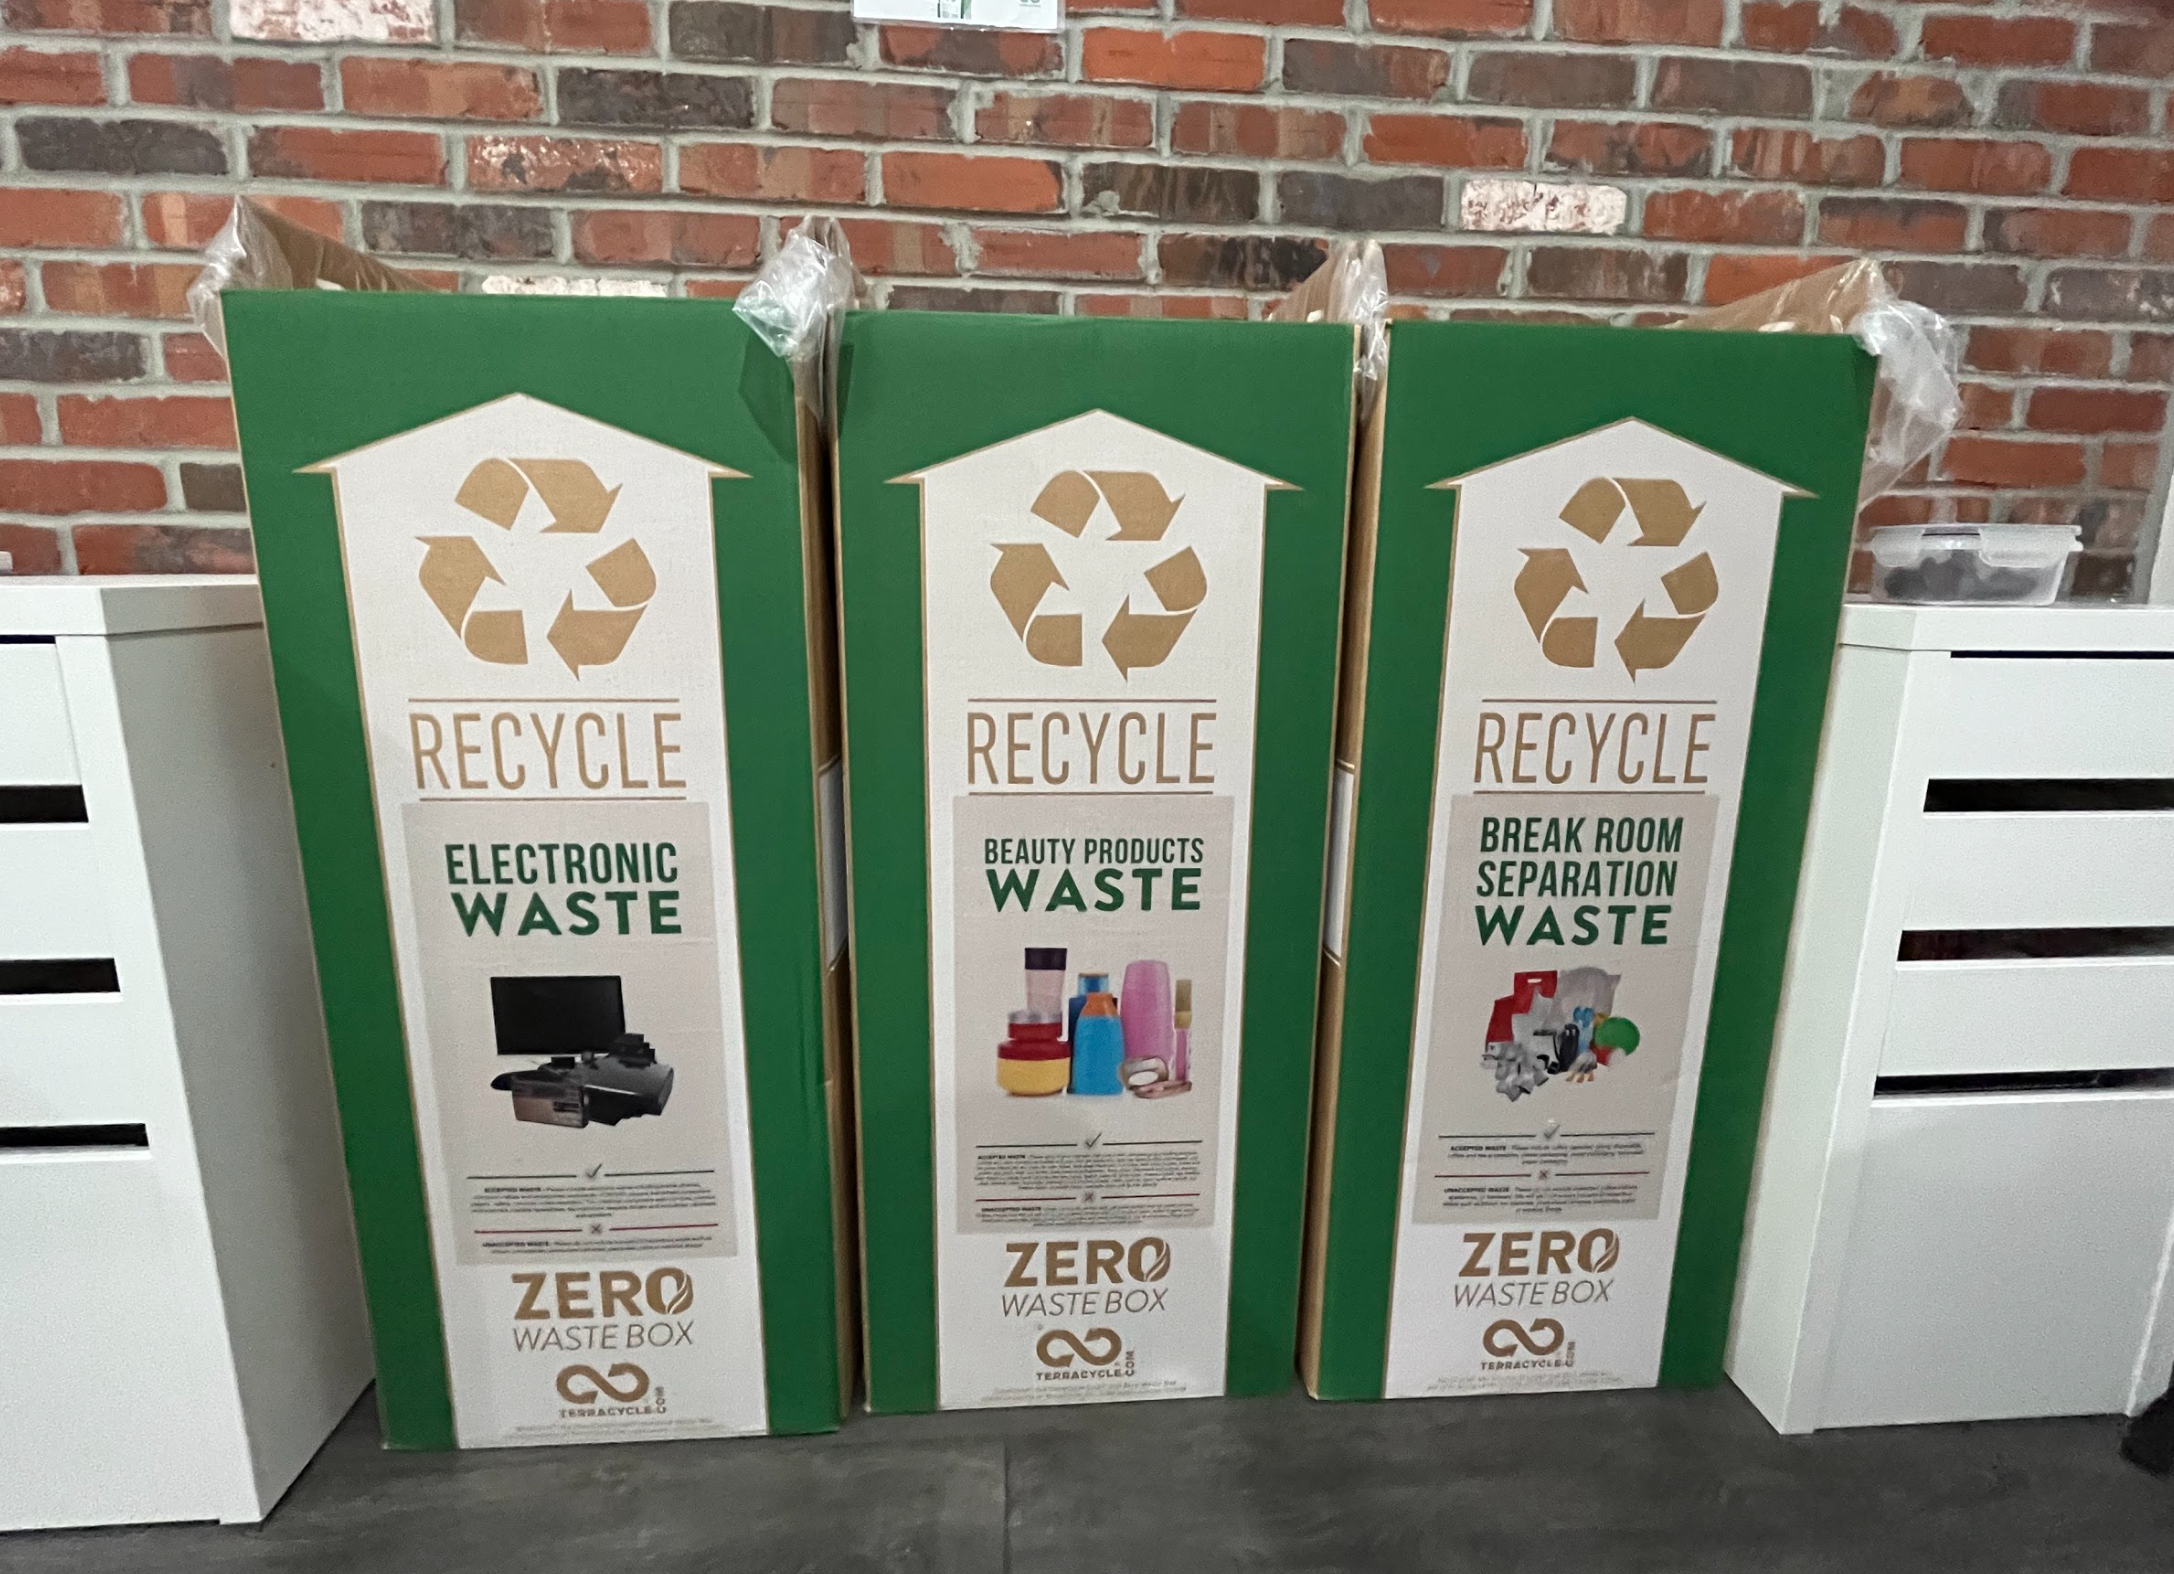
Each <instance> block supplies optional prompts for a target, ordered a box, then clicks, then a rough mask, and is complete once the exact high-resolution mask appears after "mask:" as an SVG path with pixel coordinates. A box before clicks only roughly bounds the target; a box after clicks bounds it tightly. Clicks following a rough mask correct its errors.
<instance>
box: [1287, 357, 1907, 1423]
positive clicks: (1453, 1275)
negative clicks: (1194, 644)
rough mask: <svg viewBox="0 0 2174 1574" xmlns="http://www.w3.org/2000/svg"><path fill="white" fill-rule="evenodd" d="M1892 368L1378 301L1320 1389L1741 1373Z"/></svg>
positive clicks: (1314, 1285)
mask: <svg viewBox="0 0 2174 1574" xmlns="http://www.w3.org/2000/svg"><path fill="white" fill-rule="evenodd" d="M1873 372H1874V362H1873V361H1872V359H1871V358H1870V357H1869V356H1867V355H1865V354H1864V353H1863V352H1862V351H1860V350H1859V349H1858V348H1857V346H1856V345H1855V343H1854V342H1852V341H1851V340H1849V339H1847V338H1842V337H1830V336H1813V335H1795V334H1748V333H1745V334H1739V333H1683V332H1663V331H1654V330H1638V329H1621V328H1567V327H1537V326H1530V325H1525V326H1515V325H1481V324H1470V325H1467V324H1435V323H1398V324H1395V325H1394V326H1393V327H1392V328H1391V330H1390V354H1389V365H1388V374H1387V379H1386V382H1385V385H1384V389H1383V395H1382V399H1381V401H1380V405H1379V413H1378V415H1377V417H1376V419H1375V422H1374V424H1373V425H1372V427H1371V428H1370V430H1369V432H1368V434H1367V442H1366V449H1365V452H1364V454H1363V456H1362V459H1361V464H1360V472H1361V482H1360V490H1361V500H1360V507H1359V510H1358V524H1357V529H1356V530H1355V533H1354V538H1355V539H1354V548H1353V573H1352V577H1353V582H1354V587H1355V592H1354V596H1353V600H1352V613H1351V617H1350V620H1349V628H1348V632H1347V654H1346V660H1345V671H1344V695H1343V706H1342V713H1341V721H1340V726H1339V740H1338V743H1339V747H1338V757H1339V769H1338V783H1337V796H1338V800H1339V808H1340V811H1342V812H1341V814H1340V825H1343V826H1348V827H1349V832H1350V834H1349V845H1348V846H1347V847H1339V849H1338V850H1337V852H1336V854H1335V855H1334V857H1335V859H1336V863H1335V873H1334V875H1333V876H1332V896H1331V900H1330V911H1329V922H1328V930H1327V948H1328V952H1329V955H1328V958H1327V965H1326V969H1325V982H1324V1006H1323V1013H1322V1021H1323V1033H1322V1058H1323V1066H1322V1078H1323V1083H1322V1099H1321V1105H1320V1116H1319V1124H1318V1128H1317V1136H1316V1146H1315V1156H1314V1163H1315V1191H1314V1196H1313V1209H1312V1221H1311V1233H1310V1237H1309V1252H1308V1258H1309V1263H1308V1269H1309V1280H1308V1294H1307V1324H1306V1337H1305V1342H1304V1348H1303V1350H1302V1364H1303V1367H1304V1370H1305V1373H1306V1377H1307V1381H1308V1385H1309V1386H1310V1387H1311V1388H1312V1389H1313V1390H1314V1392H1316V1393H1317V1394H1320V1395H1322V1396H1323V1397H1328V1398H1369V1397H1371V1398H1379V1397H1382V1396H1384V1395H1387V1396H1391V1397H1401V1396H1406V1395H1419V1394H1457V1393H1483V1392H1504V1391H1513V1390H1525V1389H1541V1388H1595V1387H1625V1386H1646V1385H1651V1384H1653V1383H1654V1382H1656V1381H1657V1380H1658V1381H1666V1382H1670V1383H1687V1384H1695V1383H1710V1382H1713V1381H1715V1380H1716V1379H1718V1377H1719V1376H1720V1372H1721V1354H1722V1344H1723V1341H1724V1339H1725V1337H1726V1334H1727V1328H1728V1318H1729V1308H1730V1301H1731V1296H1732V1292H1733V1289H1734V1285H1735V1278H1736V1260H1737V1248H1738V1243H1739V1240H1740V1237H1741V1232H1742V1226H1743V1217H1744V1202H1745V1194H1746V1190H1747V1187H1748V1185H1749V1179H1750V1166H1751V1158H1752V1149H1753V1145H1754V1143H1755V1141H1756V1139H1757V1134H1758V1124H1759V1108H1760V1099H1761V1094H1762V1090H1763V1088H1764V1084H1765V1076H1766V1064H1767V1055H1768V1047H1769V1044H1770V1042H1771V1039H1772V1033H1773V1024H1774V1013H1775V1007H1776V1001H1777V998H1778V994H1779V990H1780V985H1781V973H1782V965H1783V959H1784V952H1785V948H1786V945H1787V941H1788V933H1789V921H1790V913H1791V909H1792V905H1793V902H1794V898H1795V892H1796V881H1797V863H1798V857H1799V854H1800V852H1801V849H1802V845H1803V838H1804V825H1805V816H1806V812H1807V807H1808V804H1809V799H1810V792H1811V777H1812V766H1813V762H1814V759H1815V757H1816V755H1817V752H1818V747H1819V732H1820V722H1821V715H1822V711H1823V708H1824V704H1825V699H1826V692H1827V674H1828V668H1829V665H1830V663H1831V662H1832V659H1833V654H1834V635H1835V623H1836V619H1837V617H1838V615H1839V609H1840V602H1841V596H1842V586H1843V581H1844V576H1845V571H1846V561H1847V557H1848V553H1849V543H1850V526H1851V519H1852V516H1853V515H1854V513H1855V510H1856V500H1857V485H1858V470H1859V465H1860V462H1861V458H1862V455H1863V452H1864V440H1865V420H1866V412H1867V409H1868V406H1869V401H1870V396H1871V391H1872V380H1873ZM1346 881H1348V886H1346V884H1345V882H1346ZM1679 1223H1680V1226H1681V1227H1680V1231H1679Z"/></svg>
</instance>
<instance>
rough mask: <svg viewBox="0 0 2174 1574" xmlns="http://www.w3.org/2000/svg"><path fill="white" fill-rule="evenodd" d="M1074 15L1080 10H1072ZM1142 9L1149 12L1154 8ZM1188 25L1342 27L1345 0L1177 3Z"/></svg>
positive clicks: (1196, 0) (1201, 0)
mask: <svg viewBox="0 0 2174 1574" xmlns="http://www.w3.org/2000/svg"><path fill="white" fill-rule="evenodd" d="M1071 9H1072V10H1073V11H1075V12H1077V11H1079V10H1081V9H1083V8H1082V7H1079V6H1073V7H1072V8H1071ZM1145 9H1147V10H1150V11H1152V10H1153V9H1154V6H1153V5H1148V6H1147V7H1145ZM1177 14H1178V15H1179V16H1181V17H1183V18H1184V19H1185V20H1186V21H1188V22H1254V23H1257V24H1259V25H1260V26H1262V27H1342V26H1343V25H1344V0H1177Z"/></svg>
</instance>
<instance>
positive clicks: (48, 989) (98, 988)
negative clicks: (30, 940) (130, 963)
mask: <svg viewBox="0 0 2174 1574" xmlns="http://www.w3.org/2000/svg"><path fill="white" fill-rule="evenodd" d="M120 987H121V975H120V973H119V972H118V971H117V970H116V969H115V968H114V965H113V958H112V957H110V956H79V957H40V958H35V959H31V960H27V961H9V960H8V959H7V958H5V957H0V995H110V994H112V993H114V992H115V991H116V990H118V989H119V988H120Z"/></svg>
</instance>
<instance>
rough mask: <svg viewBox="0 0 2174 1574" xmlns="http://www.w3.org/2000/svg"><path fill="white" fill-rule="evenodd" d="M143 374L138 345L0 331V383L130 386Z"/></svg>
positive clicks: (80, 335) (89, 334)
mask: <svg viewBox="0 0 2174 1574" xmlns="http://www.w3.org/2000/svg"><path fill="white" fill-rule="evenodd" d="M143 373H144V353H143V339H142V336H141V335H138V334H133V333H110V332H103V331H90V330H82V329H69V330H65V331H60V332H55V331H53V330H51V329H39V328H0V377H4V378H7V379H9V380H10V381H14V382H25V383H117V382H132V381H134V380H135V379H136V378H139V377H141V376H143Z"/></svg>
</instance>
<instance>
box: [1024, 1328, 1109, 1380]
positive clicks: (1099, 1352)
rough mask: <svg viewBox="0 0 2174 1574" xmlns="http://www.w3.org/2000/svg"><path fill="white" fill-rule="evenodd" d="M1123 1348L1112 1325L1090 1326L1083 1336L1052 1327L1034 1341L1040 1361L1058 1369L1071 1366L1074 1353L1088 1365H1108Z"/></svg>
mask: <svg viewBox="0 0 2174 1574" xmlns="http://www.w3.org/2000/svg"><path fill="white" fill-rule="evenodd" d="M1124 1349H1125V1345H1124V1341H1123V1340H1121V1339H1119V1338H1118V1337H1117V1330H1116V1329H1114V1328H1090V1329H1088V1330H1087V1337H1086V1338H1085V1339H1082V1338H1080V1336H1079V1335H1078V1334H1076V1333H1073V1332H1072V1331H1071V1330H1070V1329H1069V1328H1052V1329H1050V1330H1049V1332H1048V1333H1046V1334H1044V1335H1042V1337H1041V1338H1040V1339H1038V1340H1036V1341H1035V1344H1034V1354H1035V1355H1036V1357H1037V1358H1039V1359H1040V1361H1041V1363H1042V1365H1044V1366H1053V1367H1056V1368H1058V1369H1060V1370H1062V1369H1063V1368H1065V1367H1068V1366H1070V1365H1071V1364H1072V1358H1073V1357H1074V1356H1078V1357H1079V1358H1080V1359H1081V1360H1082V1361H1085V1362H1086V1363H1087V1364H1088V1365H1089V1366H1108V1365H1109V1364H1110V1363H1111V1362H1112V1361H1114V1360H1116V1359H1117V1358H1118V1356H1119V1355H1121V1354H1123V1353H1124Z"/></svg>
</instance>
